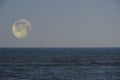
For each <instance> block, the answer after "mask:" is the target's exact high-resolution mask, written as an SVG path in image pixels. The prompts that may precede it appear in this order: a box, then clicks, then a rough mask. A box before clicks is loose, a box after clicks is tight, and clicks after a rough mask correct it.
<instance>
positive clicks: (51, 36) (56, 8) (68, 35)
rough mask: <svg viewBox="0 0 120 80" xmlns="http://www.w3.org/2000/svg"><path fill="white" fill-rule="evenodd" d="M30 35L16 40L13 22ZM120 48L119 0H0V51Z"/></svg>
mask: <svg viewBox="0 0 120 80" xmlns="http://www.w3.org/2000/svg"><path fill="white" fill-rule="evenodd" d="M20 19H26V20H28V21H29V22H30V23H31V25H32V28H31V32H30V33H29V34H28V36H27V37H26V38H23V39H17V38H15V37H14V36H13V34H12V25H13V23H14V22H15V21H16V20H20ZM41 41H42V43H43V47H120V1H119V0H0V47H41Z"/></svg>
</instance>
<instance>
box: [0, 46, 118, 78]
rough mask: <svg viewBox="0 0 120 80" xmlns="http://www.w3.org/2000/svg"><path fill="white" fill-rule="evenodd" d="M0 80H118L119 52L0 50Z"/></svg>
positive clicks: (112, 49) (90, 49) (62, 49)
mask: <svg viewBox="0 0 120 80" xmlns="http://www.w3.org/2000/svg"><path fill="white" fill-rule="evenodd" d="M0 80H120V48H42V49H41V48H0Z"/></svg>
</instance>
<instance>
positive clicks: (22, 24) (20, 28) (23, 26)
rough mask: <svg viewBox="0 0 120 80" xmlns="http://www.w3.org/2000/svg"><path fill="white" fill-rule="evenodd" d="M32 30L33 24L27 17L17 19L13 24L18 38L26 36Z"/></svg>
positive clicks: (14, 32) (14, 33)
mask: <svg viewBox="0 0 120 80" xmlns="http://www.w3.org/2000/svg"><path fill="white" fill-rule="evenodd" d="M30 31H31V24H30V22H29V21H27V20H25V19H21V20H18V21H16V22H15V23H14V24H13V26H12V32H13V35H14V36H15V37H16V38H25V37H26V36H27V35H28V33H29V32H30Z"/></svg>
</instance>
